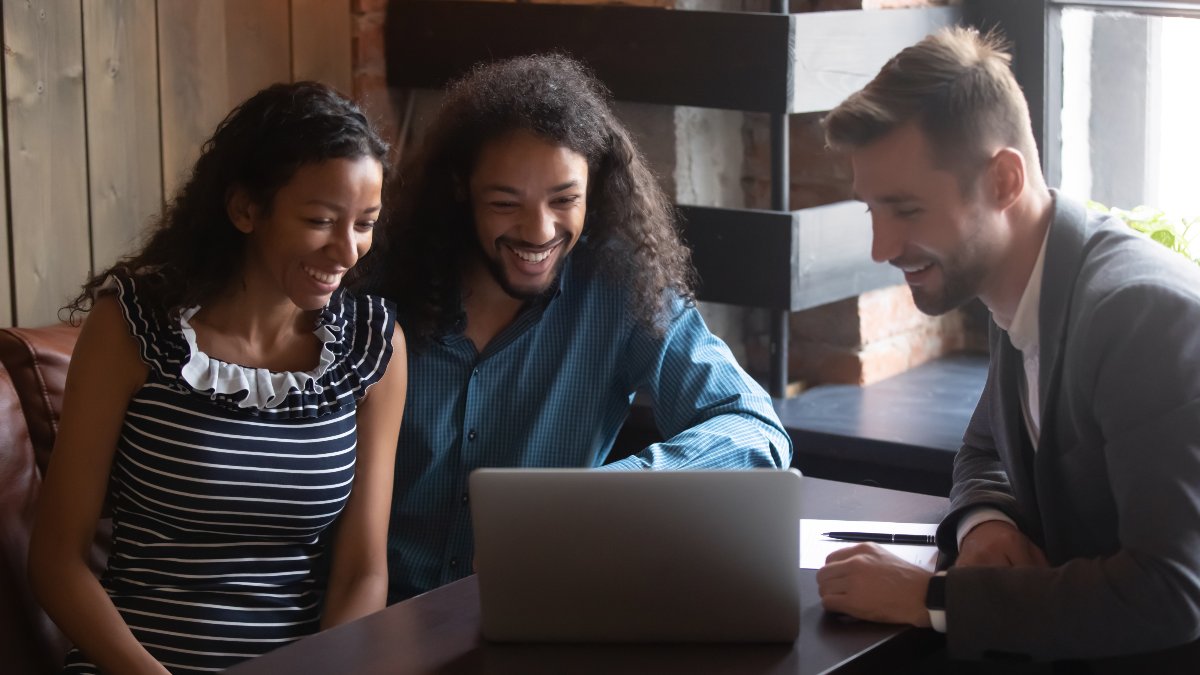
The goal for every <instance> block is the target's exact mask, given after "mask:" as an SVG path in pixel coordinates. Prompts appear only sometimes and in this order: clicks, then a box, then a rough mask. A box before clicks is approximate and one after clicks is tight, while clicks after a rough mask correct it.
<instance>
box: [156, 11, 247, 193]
mask: <svg viewBox="0 0 1200 675" xmlns="http://www.w3.org/2000/svg"><path fill="white" fill-rule="evenodd" d="M227 73H228V70H227V69H226V58H225V5H224V3H223V2H221V1H220V0H202V1H196V0H159V2H158V78H159V107H160V109H161V111H162V158H163V159H162V165H163V194H164V195H165V196H166V198H167V199H168V200H170V199H171V198H173V197H174V194H175V190H176V189H177V188H178V187H179V185H180V183H181V182H182V180H184V179H185V178H186V176H187V173H188V172H189V171H191V168H192V165H193V164H195V163H196V158H198V157H199V156H200V146H201V145H202V144H203V143H204V141H206V140H208V138H209V137H210V136H211V135H212V132H213V130H215V129H216V126H217V123H219V122H220V121H221V120H222V119H224V117H225V114H226V113H227V112H229V107H230V106H229V85H228V75H227Z"/></svg>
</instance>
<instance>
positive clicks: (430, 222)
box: [376, 55, 694, 349]
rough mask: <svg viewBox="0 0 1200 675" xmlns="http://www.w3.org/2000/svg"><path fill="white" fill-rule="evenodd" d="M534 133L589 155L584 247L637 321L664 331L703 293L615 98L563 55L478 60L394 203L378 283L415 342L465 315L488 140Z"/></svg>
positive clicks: (410, 166) (446, 104)
mask: <svg viewBox="0 0 1200 675" xmlns="http://www.w3.org/2000/svg"><path fill="white" fill-rule="evenodd" d="M518 130H519V131H528V132H531V133H533V134H535V135H537V136H539V137H541V138H543V139H546V140H548V141H550V142H552V143H555V144H558V145H561V146H564V147H567V148H570V149H571V150H573V151H575V152H577V153H579V154H580V155H582V156H583V157H585V158H586V159H587V162H588V176H589V178H588V199H587V205H588V210H587V219H586V221H585V225H584V231H583V237H584V240H583V241H581V242H580V246H587V247H588V248H589V249H590V250H591V251H592V252H594V253H593V255H594V258H595V262H596V265H595V267H596V269H598V270H600V271H601V273H602V274H604V275H606V276H607V278H609V279H611V280H612V281H614V282H617V283H620V284H622V285H623V286H624V287H625V288H627V289H628V290H629V292H630V299H631V307H630V310H631V312H632V313H633V315H634V317H635V318H636V320H637V321H638V322H639V323H640V324H641V325H642V326H644V327H645V328H647V329H649V330H652V331H654V332H657V333H661V331H662V330H663V328H664V320H663V317H664V310H665V307H666V303H667V302H668V301H669V298H670V295H669V293H670V292H673V293H674V294H676V295H678V296H680V297H682V298H683V299H684V300H685V302H689V303H690V302H692V301H693V300H694V294H693V284H694V271H693V269H692V266H691V255H690V252H689V251H688V249H687V248H686V247H685V246H684V245H683V242H682V241H681V240H680V237H679V233H678V232H677V231H676V227H675V219H674V211H673V209H672V206H671V204H670V202H669V201H668V200H667V197H666V195H664V194H663V191H662V189H661V188H660V187H659V185H658V182H657V181H656V180H655V178H654V176H653V174H652V173H651V172H650V169H649V168H648V167H647V166H646V162H645V160H644V159H643V158H642V156H641V153H640V152H638V149H637V148H636V147H635V146H634V144H633V141H632V140H631V138H630V134H629V131H628V130H627V129H626V128H625V126H624V125H623V124H621V122H620V121H619V120H618V119H617V118H616V116H615V115H614V114H613V111H612V109H611V107H610V106H609V102H608V93H607V91H606V90H605V88H604V87H603V85H601V84H600V83H599V82H598V81H597V80H596V78H595V77H594V76H593V75H592V74H591V73H590V72H589V71H588V70H587V69H586V68H585V67H584V66H583V65H581V64H580V63H578V62H577V61H574V60H573V59H570V58H568V57H566V56H561V55H542V56H528V57H518V58H514V59H509V60H505V61H500V62H496V63H491V64H481V65H477V66H476V67H475V68H474V69H473V70H472V71H471V72H470V73H468V74H467V75H466V76H464V77H463V78H461V79H459V80H457V81H456V82H454V83H453V84H451V85H450V86H449V88H448V90H447V92H446V98H445V99H444V101H443V103H442V107H441V110H440V111H439V112H438V116H437V119H436V120H435V121H434V123H433V125H432V127H431V128H430V129H429V131H428V134H427V135H426V137H425V140H424V143H423V144H422V146H421V147H420V149H419V150H418V151H417V152H416V153H415V154H414V155H413V156H412V158H411V159H409V161H407V162H405V166H404V168H403V169H402V170H401V172H400V175H401V181H400V182H401V183H402V185H401V186H400V187H399V190H398V192H399V194H398V195H396V196H395V197H393V198H392V199H391V200H389V203H390V207H389V208H390V211H391V213H390V214H389V216H388V223H389V224H388V226H387V227H388V228H389V229H390V235H389V236H390V239H391V241H392V242H393V252H392V254H391V257H390V260H389V265H388V268H387V269H381V270H380V272H381V274H380V277H379V278H378V279H377V281H376V284H377V286H378V288H377V290H378V291H379V292H381V293H382V294H383V295H385V296H387V297H389V298H391V299H393V300H395V301H396V304H397V306H398V311H399V314H398V316H399V320H400V324H401V326H402V327H403V328H404V331H405V335H406V337H407V339H408V340H409V346H410V348H417V349H419V348H420V347H421V346H423V345H425V344H427V343H428V341H429V340H430V339H432V338H434V337H436V336H437V335H441V334H445V333H446V332H448V331H450V330H451V329H452V327H453V326H454V324H455V323H456V322H457V321H458V319H459V317H460V316H461V313H462V302H461V301H462V288H461V282H462V274H463V269H464V265H465V263H466V262H467V260H468V257H469V256H471V255H476V250H477V248H478V246H477V244H476V243H475V242H474V241H473V238H474V237H476V234H475V230H474V226H473V221H472V213H471V206H470V202H469V200H467V199H465V198H464V197H463V190H464V186H466V185H467V184H468V182H469V179H470V175H471V172H472V169H473V166H474V163H475V161H476V158H477V156H478V154H479V152H480V149H481V147H482V146H483V145H484V144H486V143H487V142H488V141H491V140H494V139H496V138H499V137H501V136H503V135H505V134H508V133H510V132H513V131H518Z"/></svg>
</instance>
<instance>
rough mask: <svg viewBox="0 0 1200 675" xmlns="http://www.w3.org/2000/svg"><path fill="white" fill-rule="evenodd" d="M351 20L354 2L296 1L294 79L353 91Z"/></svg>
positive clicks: (328, 0) (343, 90) (347, 91)
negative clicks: (351, 3) (352, 3)
mask: <svg viewBox="0 0 1200 675" xmlns="http://www.w3.org/2000/svg"><path fill="white" fill-rule="evenodd" d="M350 21H351V15H350V0H292V79H293V80H296V81H299V80H317V81H318V82H324V83H325V84H328V85H330V86H332V87H334V88H336V89H337V90H338V91H341V92H343V93H344V94H346V95H347V96H349V95H350V94H351V93H352V92H353V88H354V78H353V73H352V69H351V68H352V67H351V63H350V56H351V55H350V49H351V44H350V35H351V30H350Z"/></svg>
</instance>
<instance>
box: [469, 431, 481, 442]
mask: <svg viewBox="0 0 1200 675" xmlns="http://www.w3.org/2000/svg"><path fill="white" fill-rule="evenodd" d="M478 435H479V434H477V433H475V430H474V429H472V430H470V431H468V432H467V440H468V441H473V440H475V437H476V436H478Z"/></svg>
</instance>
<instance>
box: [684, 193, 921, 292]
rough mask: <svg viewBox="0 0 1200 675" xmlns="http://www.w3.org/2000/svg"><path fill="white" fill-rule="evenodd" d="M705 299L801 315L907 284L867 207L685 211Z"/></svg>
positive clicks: (687, 234)
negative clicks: (874, 230)
mask: <svg viewBox="0 0 1200 675" xmlns="http://www.w3.org/2000/svg"><path fill="white" fill-rule="evenodd" d="M678 208H679V212H680V217H681V220H682V223H683V236H684V239H685V240H686V241H687V244H688V246H689V247H690V248H691V249H692V261H693V263H694V264H695V266H696V270H697V272H698V273H699V275H700V285H699V288H698V296H699V297H700V299H701V300H706V301H710V302H723V303H729V304H734V305H745V306H749V307H764V308H768V309H784V310H789V311H799V310H803V309H808V308H810V307H816V306H817V305H823V304H825V303H828V302H833V301H835V300H841V299H843V298H848V297H851V296H854V295H858V294H860V293H863V292H865V291H869V290H872V289H875V288H881V287H883V286H889V285H892V284H897V283H901V282H902V281H903V278H902V277H901V275H900V273H899V272H898V271H897V270H895V269H894V268H892V267H891V266H889V265H881V264H877V263H875V262H873V261H872V260H871V222H870V217H869V216H868V215H867V213H866V208H865V207H864V206H863V205H862V204H861V203H859V202H840V203H838V204H830V205H828V206H818V207H814V208H809V209H802V210H799V211H791V212H777V211H759V210H753V209H718V208H707V207H699V206H680V207H678Z"/></svg>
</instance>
